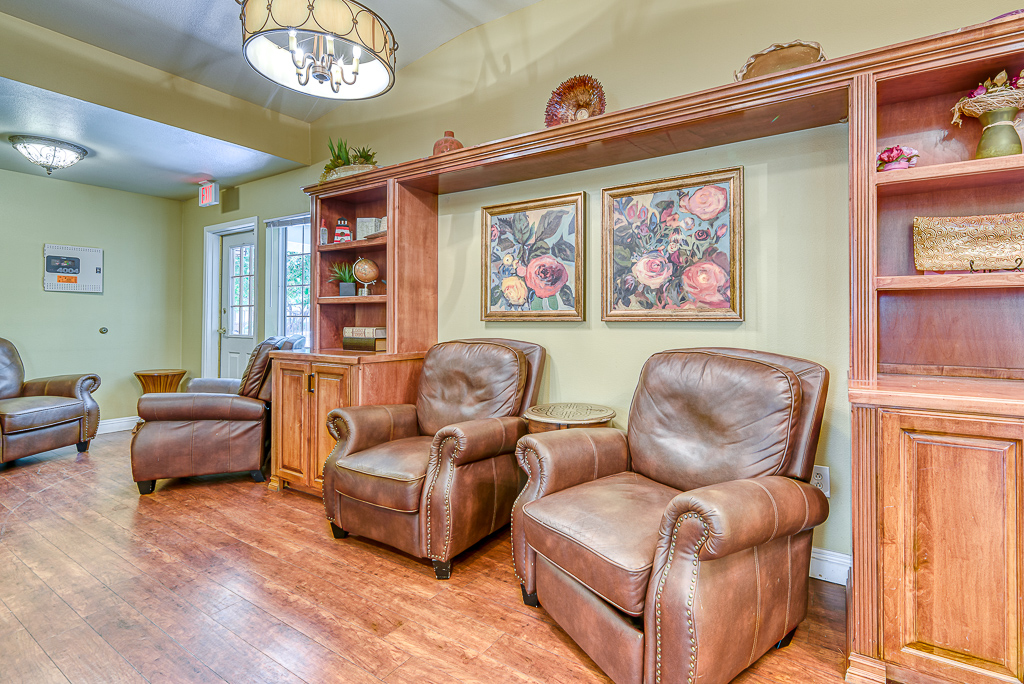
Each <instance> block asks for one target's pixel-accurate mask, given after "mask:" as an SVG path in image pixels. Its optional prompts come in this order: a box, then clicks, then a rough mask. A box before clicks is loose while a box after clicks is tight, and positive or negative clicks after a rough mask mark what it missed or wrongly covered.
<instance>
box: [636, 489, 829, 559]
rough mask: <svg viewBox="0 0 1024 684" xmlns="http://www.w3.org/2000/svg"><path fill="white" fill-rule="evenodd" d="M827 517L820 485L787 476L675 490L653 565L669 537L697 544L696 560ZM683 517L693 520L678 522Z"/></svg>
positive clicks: (739, 548) (752, 544) (783, 534)
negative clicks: (678, 491)
mask: <svg viewBox="0 0 1024 684" xmlns="http://www.w3.org/2000/svg"><path fill="white" fill-rule="evenodd" d="M826 518H828V499H826V498H825V495H824V494H822V492H821V490H820V489H818V488H817V487H813V486H811V485H809V484H807V483H806V482H801V481H799V480H793V479H791V478H788V477H780V476H770V477H758V478H752V479H748V480H734V481H732V482H723V483H721V484H716V485H709V486H707V487H700V488H699V489H693V490H690V491H688V492H684V493H682V494H680V495H678V496H676V497H675V498H674V499H672V501H671V502H670V503H669V505H668V508H666V509H665V515H664V517H663V518H662V520H661V541H660V542H659V544H658V552H657V554H656V555H655V561H654V565H655V567H656V568H657V567H659V566H660V564H661V563H663V562H664V560H665V559H666V558H667V556H668V554H669V549H670V548H671V546H672V544H673V543H681V544H683V546H688V547H694V546H697V545H698V544H699V545H700V551H699V553H698V555H697V557H698V558H699V559H700V560H710V559H712V558H721V557H723V556H728V555H730V554H733V553H736V552H737V551H742V550H743V549H749V548H753V547H755V546H760V545H761V544H766V543H768V542H770V541H771V540H773V539H777V538H780V537H788V536H790V535H793V534H797V533H798V532H802V531H804V530H809V529H811V528H813V527H815V526H817V525H820V524H821V523H823V522H824V521H825V519H826ZM687 519H690V520H693V521H694V522H693V524H690V525H685V524H683V523H684V522H685V521H686V520H687Z"/></svg>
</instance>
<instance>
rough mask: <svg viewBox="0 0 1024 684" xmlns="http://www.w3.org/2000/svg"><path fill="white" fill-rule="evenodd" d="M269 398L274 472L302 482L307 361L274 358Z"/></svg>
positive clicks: (306, 453) (305, 454)
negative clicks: (270, 402) (272, 388)
mask: <svg viewBox="0 0 1024 684" xmlns="http://www.w3.org/2000/svg"><path fill="white" fill-rule="evenodd" d="M273 372H274V390H273V400H272V404H271V405H272V407H273V409H272V411H271V417H272V426H271V430H273V433H272V439H273V444H274V449H273V452H274V463H273V471H274V474H275V475H278V476H279V477H284V478H285V479H288V480H292V481H296V482H305V480H306V471H307V463H308V462H309V437H308V436H307V435H306V432H305V430H303V426H305V425H308V424H309V423H308V421H309V398H308V397H309V391H308V384H307V383H308V379H309V372H310V368H309V364H308V363H294V362H288V361H280V360H275V361H274V371H273Z"/></svg>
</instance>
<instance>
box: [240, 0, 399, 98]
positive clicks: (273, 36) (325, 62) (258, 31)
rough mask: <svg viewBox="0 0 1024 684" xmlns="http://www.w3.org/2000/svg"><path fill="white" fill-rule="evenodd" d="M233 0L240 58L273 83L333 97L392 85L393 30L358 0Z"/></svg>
mask: <svg viewBox="0 0 1024 684" xmlns="http://www.w3.org/2000/svg"><path fill="white" fill-rule="evenodd" d="M235 1H236V2H237V3H238V4H239V5H241V7H242V54H244V55H245V61H247V62H248V63H249V66H251V67H252V68H253V69H255V70H256V71H257V72H258V73H259V74H260V75H261V76H264V77H266V78H268V79H270V80H271V81H273V82H274V83H277V84H278V85H282V86H284V87H285V88H290V89H291V90H295V91H298V92H300V93H305V94H307V95H313V96H314V97H324V98H331V99H335V100H364V99H367V98H371V97H376V96H378V95H382V94H383V93H386V92H387V91H389V90H391V86H393V85H394V84H395V51H396V50H397V49H398V43H397V42H395V35H394V33H392V32H391V29H390V28H389V27H388V25H387V24H386V23H384V20H383V19H381V18H380V17H379V16H377V15H376V14H375V13H374V12H373V11H372V10H370V9H368V8H366V7H364V6H362V5H360V4H359V3H358V2H354V1H353V0H235Z"/></svg>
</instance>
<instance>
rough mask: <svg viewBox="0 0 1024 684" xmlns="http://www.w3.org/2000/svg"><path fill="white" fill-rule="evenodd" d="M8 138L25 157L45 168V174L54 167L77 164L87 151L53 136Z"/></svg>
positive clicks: (59, 167)
mask: <svg viewBox="0 0 1024 684" xmlns="http://www.w3.org/2000/svg"><path fill="white" fill-rule="evenodd" d="M8 140H10V141H11V144H12V145H14V149H16V150H18V151H19V152H21V153H22V154H23V155H24V156H25V159H28V160H29V161H30V162H32V163H33V164H36V165H38V166H42V167H43V168H44V169H46V175H47V176H49V175H50V174H51V173H53V170H54V169H66V168H68V167H69V166H71V165H72V164H77V163H78V162H79V161H81V160H82V159H83V158H84V157H85V156H86V155H88V154H89V151H88V150H86V149H85V148H84V147H79V146H78V145H75V144H73V143H69V142H64V141H63V140H54V139H53V138H40V137H39V136H35V135H12V136H11V137H10V138H8Z"/></svg>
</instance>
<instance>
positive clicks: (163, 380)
mask: <svg viewBox="0 0 1024 684" xmlns="http://www.w3.org/2000/svg"><path fill="white" fill-rule="evenodd" d="M186 372H187V371H184V370H180V369H177V368H165V369H161V370H141V371H135V377H137V378H138V379H139V382H140V383H142V393H143V394H149V393H151V392H177V391H178V385H180V384H181V379H182V378H183V377H185V373H186Z"/></svg>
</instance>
